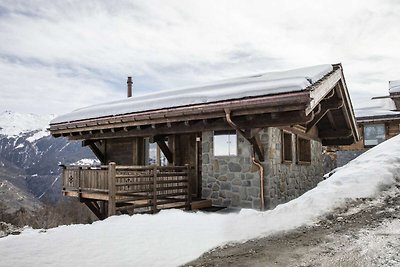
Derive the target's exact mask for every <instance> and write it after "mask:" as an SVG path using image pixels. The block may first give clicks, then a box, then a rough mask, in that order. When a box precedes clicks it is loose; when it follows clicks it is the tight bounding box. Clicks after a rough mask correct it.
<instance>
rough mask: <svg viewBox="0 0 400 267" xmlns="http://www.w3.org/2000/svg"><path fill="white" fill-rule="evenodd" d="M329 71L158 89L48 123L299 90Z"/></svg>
mask: <svg viewBox="0 0 400 267" xmlns="http://www.w3.org/2000/svg"><path fill="white" fill-rule="evenodd" d="M332 70H333V67H332V65H329V64H325V65H318V66H312V67H306V68H301V69H294V70H288V71H279V72H269V73H263V74H258V75H253V76H246V77H241V78H236V79H229V80H223V81H219V82H216V83H210V84H205V85H203V86H199V87H191V88H186V89H178V90H170V91H160V92H156V93H151V94H147V95H142V96H134V97H131V98H127V99H123V100H119V101H114V102H108V103H103V104H99V105H94V106H90V107H86V108H81V109H77V110H75V111H73V112H71V113H68V114H65V115H61V116H59V117H57V118H55V119H54V120H52V121H51V122H50V123H51V124H56V123H62V122H71V121H78V120H84V119H91V118H99V117H106V116H115V115H122V114H128V113H135V112H143V111H150V110H158V109H163V108H171V107H180V106H188V105H194V104H204V103H211V102H218V101H224V100H232V99H241V98H246V97H257V96H265V95H272V94H280V93H289V92H296V91H302V90H305V89H306V88H307V87H309V86H310V85H312V84H314V83H315V82H317V81H318V80H320V79H321V78H322V77H324V76H325V75H326V74H328V73H329V72H331V71H332Z"/></svg>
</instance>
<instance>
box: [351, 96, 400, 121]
mask: <svg viewBox="0 0 400 267" xmlns="http://www.w3.org/2000/svg"><path fill="white" fill-rule="evenodd" d="M394 110H396V105H395V103H394V101H393V100H392V99H391V98H389V97H387V98H378V99H372V100H371V102H370V104H369V105H368V106H365V107H362V108H357V109H355V110H354V112H355V116H356V118H365V117H395V116H398V117H399V118H400V111H394Z"/></svg>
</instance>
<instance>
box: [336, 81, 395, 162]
mask: <svg viewBox="0 0 400 267" xmlns="http://www.w3.org/2000/svg"><path fill="white" fill-rule="evenodd" d="M355 115H356V122H357V126H358V129H359V132H360V133H361V138H360V140H359V141H358V142H356V143H355V144H353V145H350V146H340V147H339V148H338V151H337V152H336V153H337V161H338V162H337V164H338V166H342V165H344V164H346V163H347V162H348V161H350V160H352V159H353V158H355V157H357V156H358V155H360V154H362V153H364V152H365V151H366V150H368V149H369V148H371V147H374V146H375V145H378V144H379V143H381V142H383V141H385V140H387V139H389V138H391V137H393V136H395V135H397V134H399V133H400V80H398V81H389V95H386V96H377V97H373V98H372V99H371V102H370V103H369V104H368V105H367V106H365V107H363V108H358V109H355Z"/></svg>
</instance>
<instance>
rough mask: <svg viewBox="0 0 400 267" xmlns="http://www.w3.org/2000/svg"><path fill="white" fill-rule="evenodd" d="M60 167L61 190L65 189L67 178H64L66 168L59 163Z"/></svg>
mask: <svg viewBox="0 0 400 267" xmlns="http://www.w3.org/2000/svg"><path fill="white" fill-rule="evenodd" d="M60 167H61V168H62V172H61V175H62V176H61V177H62V186H63V189H62V190H63V191H64V190H65V186H66V184H67V182H68V178H66V177H65V176H66V175H65V169H66V167H65V165H60Z"/></svg>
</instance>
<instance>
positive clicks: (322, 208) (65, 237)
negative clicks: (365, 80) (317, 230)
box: [0, 136, 400, 266]
mask: <svg viewBox="0 0 400 267" xmlns="http://www.w3.org/2000/svg"><path fill="white" fill-rule="evenodd" d="M399 151H400V136H397V137H394V138H392V139H390V140H388V141H386V142H384V143H382V144H381V145H379V146H377V147H375V148H373V149H371V150H369V151H368V152H366V153H365V154H363V155H361V156H360V157H358V158H357V159H356V160H354V161H352V162H351V163H349V164H348V165H346V166H344V167H342V168H340V169H339V170H337V171H336V172H334V173H333V174H332V175H331V176H330V177H329V178H328V179H326V180H325V181H323V182H321V183H319V184H318V186H317V187H316V188H314V189H313V190H310V191H308V192H307V193H305V194H304V195H302V196H301V197H299V198H297V199H295V200H293V201H291V202H288V203H286V204H283V205H280V206H278V207H277V208H275V209H274V210H271V211H266V212H258V211H254V210H242V211H240V212H238V213H231V214H217V213H212V214H210V213H208V214H207V213H202V212H196V213H195V212H183V211H180V210H169V211H162V212H160V213H159V214H157V215H135V216H131V217H130V216H114V217H111V218H108V219H107V220H105V221H102V222H95V223H93V224H92V225H72V226H62V227H58V228H54V229H50V230H47V231H40V230H32V229H26V230H25V231H23V232H22V234H21V235H19V236H8V237H5V238H2V239H0V258H1V259H2V262H1V265H2V266H26V265H29V266H46V265H52V266H54V265H56V266H69V265H79V266H133V265H134V266H178V265H181V264H184V263H187V262H189V261H191V260H193V259H196V258H197V257H199V256H200V255H201V254H203V253H204V252H206V251H208V250H210V249H212V248H215V247H218V246H223V245H227V244H230V243H232V242H242V243H243V242H245V241H247V240H250V239H254V238H263V237H269V236H274V235H276V234H279V233H282V232H285V231H286V232H287V231H290V230H293V229H297V228H299V227H306V226H308V227H313V226H316V225H317V224H318V223H319V222H321V219H322V218H324V217H325V216H327V215H329V214H332V213H333V214H335V213H334V212H335V210H337V209H338V208H341V207H342V208H343V207H346V206H348V205H350V204H351V203H353V202H352V201H354V200H358V199H360V198H361V199H365V198H376V197H377V196H379V194H381V192H382V191H385V190H388V189H389V188H391V187H393V185H395V184H396V183H397V182H398V180H399V177H400V153H399ZM371 203H375V202H373V201H372V202H371ZM369 206H371V205H369V204H365V208H367V207H369ZM346 212H348V211H346ZM354 212H356V211H354ZM350 213H351V212H350ZM358 213H359V212H358ZM358 213H357V214H358ZM349 216H351V214H350V215H349ZM382 227H385V226H382ZM390 227H393V225H389V224H388V226H387V228H390ZM377 233H379V232H377ZM371 234H373V233H371ZM366 236H367V237H368V235H366ZM367 237H366V238H367Z"/></svg>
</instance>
